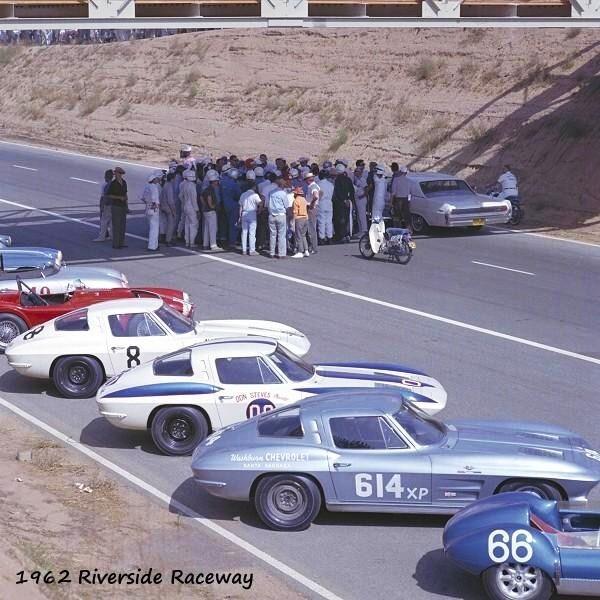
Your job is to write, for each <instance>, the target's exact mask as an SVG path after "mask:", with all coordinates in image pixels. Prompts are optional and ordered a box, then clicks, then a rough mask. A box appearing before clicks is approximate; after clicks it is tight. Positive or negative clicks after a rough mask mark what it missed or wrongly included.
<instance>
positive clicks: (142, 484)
mask: <svg viewBox="0 0 600 600" xmlns="http://www.w3.org/2000/svg"><path fill="white" fill-rule="evenodd" d="M0 406H4V408H6V409H8V410H10V411H11V412H12V413H14V414H15V415H18V416H19V417H21V418H22V419H25V421H27V422H29V423H31V424H32V425H35V426H36V427H39V428H40V429H42V430H43V431H45V432H46V433H49V434H50V435H51V436H53V437H55V438H56V439H58V440H60V441H61V442H63V443H64V444H67V445H68V446H71V447H72V448H74V449H75V450H77V451H78V452H81V453H82V454H85V455H86V456H87V457H88V458H91V459H92V460H93V461H95V462H97V463H98V464H100V465H102V466H103V467H105V468H106V469H109V470H110V471H112V472H113V473H116V474H117V475H119V476H120V477H123V478H124V479H126V480H127V481H129V482H130V483H132V484H133V485H135V486H136V487H138V488H140V489H142V490H144V491H145V492H147V493H148V494H151V495H152V496H154V497H155V498H157V499H158V500H160V501H161V502H163V503H164V504H166V505H167V506H172V507H174V508H175V509H176V510H177V511H179V512H180V513H181V514H183V515H185V516H186V517H189V518H190V519H192V520H193V521H195V522H196V523H198V524H199V525H202V526H203V527H206V528H207V529H210V530H211V531H212V532H213V533H216V534H217V535H219V536H221V537H222V538H225V539H226V540H227V541H229V542H231V543H232V544H235V545H236V546H238V547H239V548H241V549H242V550H245V551H246V552H248V553H249V554H252V555H253V556H255V557H256V558H258V559H259V560H262V561H263V562H265V563H267V564H268V565H269V566H271V567H273V568H274V569H277V570H278V571H279V572H280V573H283V574H284V575H287V576H288V577H290V578H291V579H293V580H295V581H296V582H298V583H300V584H301V585H303V586H304V587H306V588H308V589H309V590H311V591H312V592H314V593H315V594H318V595H319V596H321V597H322V598H325V599H326V600H342V599H341V598H340V596H337V595H336V594H334V593H333V592H330V591H329V590H328V589H327V588H324V587H323V586H321V585H319V584H318V583H316V582H315V581H313V580H312V579H309V578H308V577H305V576H304V575H302V573H299V572H298V571H296V570H295V569H292V568H291V567H289V566H288V565H286V564H285V563H283V562H281V561H280V560H277V559H276V558H274V557H273V556H271V555H270V554H267V553H266V552H263V551H262V550H260V549H259V548H257V547H256V546H253V545H252V544H250V543H249V542H247V541H246V540H243V539H242V538H240V537H238V536H237V535H235V533H231V532H230V531H229V530H227V529H225V528H224V527H221V526H220V525H218V524H217V523H215V522H213V521H211V520H210V519H207V518H206V517H203V516H202V515H200V514H198V513H197V512H195V511H193V510H192V509H191V508H189V507H188V506H186V505H185V504H182V503H181V502H179V501H177V500H174V499H172V498H171V497H170V496H169V495H168V494H165V493H164V492H161V491H160V490H159V489H158V488H155V487H154V486H152V485H150V484H149V483H147V482H146V481H144V480H143V479H140V478H139V477H136V476H135V475H133V474H132V473H130V472H129V471H127V470H126V469H123V468H122V467H119V466H118V465H116V464H115V463H113V462H111V461H110V460H108V459H106V458H104V457H103V456H101V455H100V454H98V453H97V452H94V451H93V450H91V449H90V448H88V447H87V446H84V445H83V444H81V443H80V442H78V441H76V440H74V439H73V438H71V437H69V436H68V435H65V434H64V433H62V432H61V431H58V429H54V427H51V426H50V425H48V424H47V423H45V422H44V421H40V419H38V418H37V417H34V416H33V415H30V414H29V413H28V412H25V411H24V410H22V409H20V408H19V407H18V406H15V405H14V404H13V403H12V402H9V401H8V400H5V399H4V398H2V397H0Z"/></svg>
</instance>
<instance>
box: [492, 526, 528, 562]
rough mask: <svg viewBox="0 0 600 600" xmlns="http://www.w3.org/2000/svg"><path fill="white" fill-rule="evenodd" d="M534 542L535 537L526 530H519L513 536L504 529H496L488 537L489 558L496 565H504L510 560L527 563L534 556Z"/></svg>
mask: <svg viewBox="0 0 600 600" xmlns="http://www.w3.org/2000/svg"><path fill="white" fill-rule="evenodd" d="M498 538H500V539H498ZM532 542H533V536H532V535H531V533H529V531H527V530H526V529H517V530H516V531H514V532H513V534H512V535H509V533H508V531H505V530H504V529H494V531H492V533H490V535H489V536H488V556H489V557H490V558H491V559H492V560H493V561H494V562H495V563H504V562H506V561H507V560H508V559H509V558H511V559H512V560H513V561H514V562H518V563H526V562H529V561H530V560H531V557H532V556H533V546H532V545H531V543H532Z"/></svg>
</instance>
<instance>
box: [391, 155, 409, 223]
mask: <svg viewBox="0 0 600 600" xmlns="http://www.w3.org/2000/svg"><path fill="white" fill-rule="evenodd" d="M407 173H408V168H407V167H405V166H404V165H402V166H400V167H399V168H398V174H397V175H396V176H395V177H394V178H393V180H392V187H391V190H390V193H391V196H392V217H393V224H394V227H410V225H411V218H410V181H409V180H408V177H407V176H406V175H407Z"/></svg>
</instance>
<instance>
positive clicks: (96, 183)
mask: <svg viewBox="0 0 600 600" xmlns="http://www.w3.org/2000/svg"><path fill="white" fill-rule="evenodd" d="M69 179H72V180H73V181H83V183H93V184H94V185H100V184H99V183H98V182H97V181H92V180H91V179H81V178H80V177H69Z"/></svg>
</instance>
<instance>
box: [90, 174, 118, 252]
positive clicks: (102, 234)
mask: <svg viewBox="0 0 600 600" xmlns="http://www.w3.org/2000/svg"><path fill="white" fill-rule="evenodd" d="M113 177H114V173H113V170H112V169H107V170H106V171H104V182H103V183H102V184H101V186H102V187H101V189H102V191H101V192H100V231H99V233H98V237H97V238H94V240H93V241H94V242H103V241H104V240H105V239H106V238H107V237H110V230H111V229H112V227H111V225H112V214H111V209H110V199H109V198H108V197H107V196H106V192H107V190H108V186H109V185H110V182H111V181H112V180H113Z"/></svg>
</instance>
